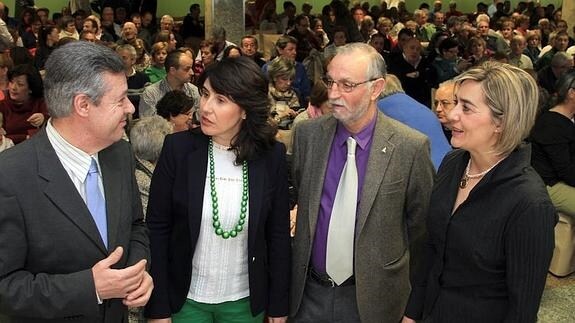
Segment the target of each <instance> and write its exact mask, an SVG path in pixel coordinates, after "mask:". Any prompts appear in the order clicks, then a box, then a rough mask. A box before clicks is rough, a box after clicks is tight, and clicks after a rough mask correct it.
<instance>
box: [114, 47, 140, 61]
mask: <svg viewBox="0 0 575 323" xmlns="http://www.w3.org/2000/svg"><path fill="white" fill-rule="evenodd" d="M124 50H125V51H127V52H128V53H130V56H132V58H133V59H136V58H137V57H138V53H137V52H136V49H135V48H134V46H132V45H130V44H124V45H119V46H118V47H116V53H118V54H120V52H121V51H124Z"/></svg>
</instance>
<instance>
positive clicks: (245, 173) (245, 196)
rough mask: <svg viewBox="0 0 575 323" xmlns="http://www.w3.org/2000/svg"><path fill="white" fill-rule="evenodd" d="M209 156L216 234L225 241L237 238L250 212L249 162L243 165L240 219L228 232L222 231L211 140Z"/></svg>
mask: <svg viewBox="0 0 575 323" xmlns="http://www.w3.org/2000/svg"><path fill="white" fill-rule="evenodd" d="M208 156H209V159H210V194H211V196H212V225H213V227H214V232H215V233H216V234H217V235H219V236H221V237H222V238H224V239H228V238H230V237H231V238H235V237H236V236H237V235H238V233H240V232H241V231H242V230H243V229H244V224H245V223H246V212H247V210H248V162H247V161H245V160H244V162H243V163H242V203H241V208H240V218H239V220H238V223H237V224H236V225H235V226H234V228H233V229H231V230H229V231H226V230H224V229H222V224H221V223H220V215H219V211H218V194H217V192H216V171H215V166H214V142H213V141H212V138H210V143H209V144H208Z"/></svg>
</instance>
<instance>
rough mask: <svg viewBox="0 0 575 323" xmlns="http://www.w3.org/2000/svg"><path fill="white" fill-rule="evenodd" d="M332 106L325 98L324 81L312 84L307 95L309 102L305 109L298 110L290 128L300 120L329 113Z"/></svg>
mask: <svg viewBox="0 0 575 323" xmlns="http://www.w3.org/2000/svg"><path fill="white" fill-rule="evenodd" d="M331 112H332V108H331V105H330V104H329V102H328V98H327V88H326V86H325V83H324V82H317V83H315V84H314V85H313V88H312V89H311V93H310V95H309V104H308V105H307V108H306V109H305V111H302V112H300V113H299V114H298V115H297V116H296V117H295V119H294V120H293V124H292V129H294V128H295V127H296V125H297V124H298V123H300V122H302V121H305V120H310V119H315V118H318V117H321V116H323V115H328V114H331Z"/></svg>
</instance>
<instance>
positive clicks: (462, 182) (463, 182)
mask: <svg viewBox="0 0 575 323" xmlns="http://www.w3.org/2000/svg"><path fill="white" fill-rule="evenodd" d="M466 187H467V176H463V178H462V179H461V180H460V181H459V188H466Z"/></svg>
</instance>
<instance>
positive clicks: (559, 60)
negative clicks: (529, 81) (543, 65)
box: [551, 52, 573, 67]
mask: <svg viewBox="0 0 575 323" xmlns="http://www.w3.org/2000/svg"><path fill="white" fill-rule="evenodd" d="M572 59H573V57H571V56H569V54H567V53H566V52H557V53H555V54H553V58H551V66H553V67H560V66H563V65H565V64H567V63H569V62H570V61H571V60H572Z"/></svg>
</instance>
